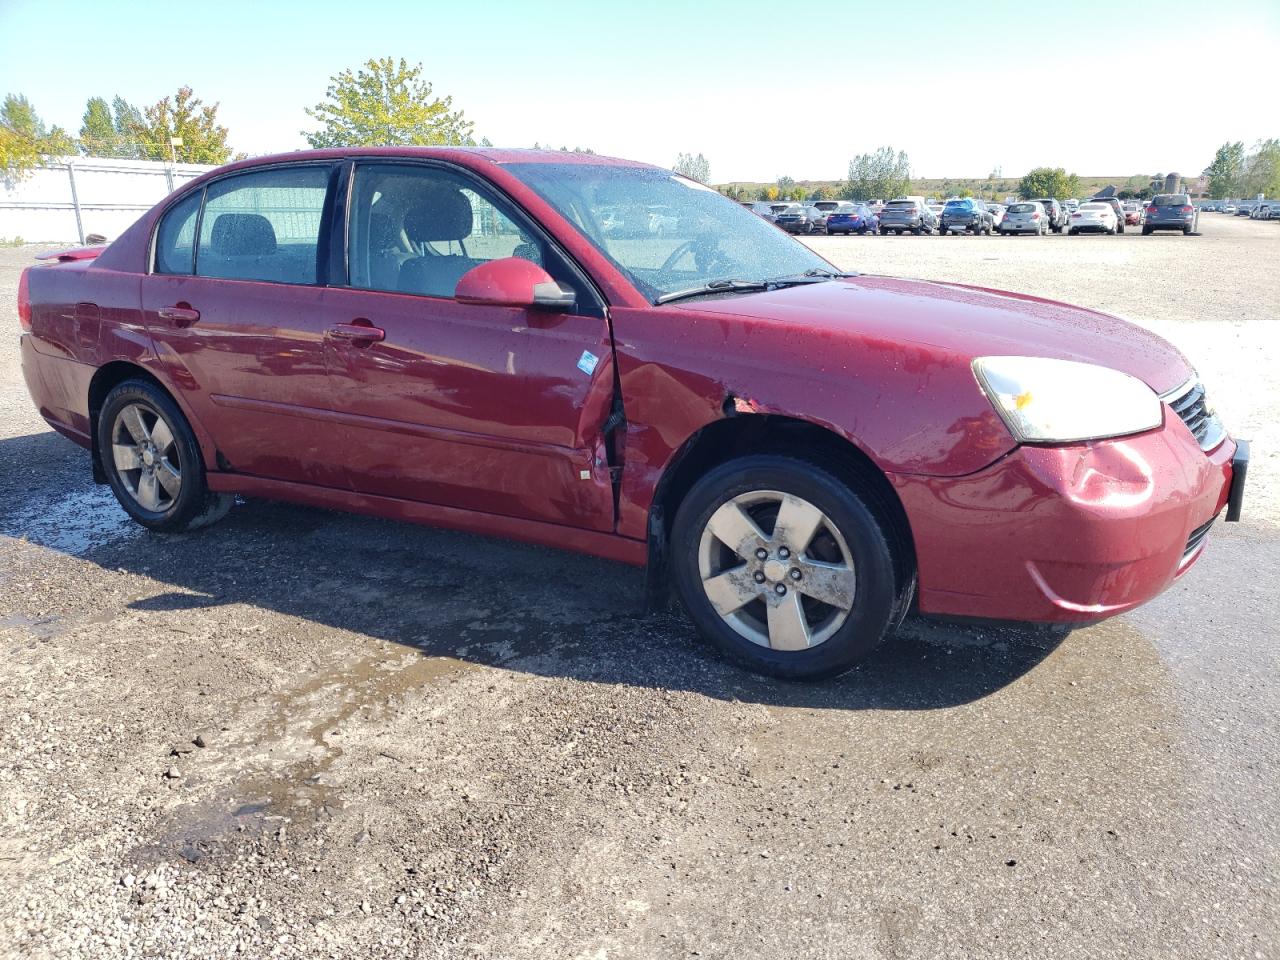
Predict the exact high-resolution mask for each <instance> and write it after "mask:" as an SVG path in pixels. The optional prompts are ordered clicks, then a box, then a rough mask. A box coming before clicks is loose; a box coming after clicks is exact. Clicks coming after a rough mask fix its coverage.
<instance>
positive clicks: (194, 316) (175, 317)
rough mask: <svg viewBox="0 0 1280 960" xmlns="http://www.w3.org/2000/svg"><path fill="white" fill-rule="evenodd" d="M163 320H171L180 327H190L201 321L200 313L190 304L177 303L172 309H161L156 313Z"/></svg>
mask: <svg viewBox="0 0 1280 960" xmlns="http://www.w3.org/2000/svg"><path fill="white" fill-rule="evenodd" d="M156 313H157V314H159V316H160V319H161V320H169V321H171V322H172V323H174V324H176V325H177V326H179V327H189V326H191V324H193V323H195V322H196V321H197V320H199V319H200V311H199V310H197V309H195V308H194V307H193V306H191V304H189V303H176V304H174V305H173V306H172V307H161V308H160V309H159V310H157V311H156Z"/></svg>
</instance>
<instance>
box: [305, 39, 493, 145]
mask: <svg viewBox="0 0 1280 960" xmlns="http://www.w3.org/2000/svg"><path fill="white" fill-rule="evenodd" d="M421 75H422V64H418V65H416V66H409V64H408V63H407V62H406V61H405V59H404V58H403V57H402V58H400V60H399V61H398V62H397V61H395V60H392V59H391V58H390V57H383V58H382V59H381V60H369V61H367V62H366V63H365V64H364V65H363V66H361V68H360V69H359V70H358V71H356V72H352V71H351V70H343V71H342V72H341V73H339V74H337V75H336V76H333V77H330V78H329V79H330V80H331V81H332V82H331V83H330V84H329V89H328V90H327V91H326V92H325V100H324V101H323V102H321V103H317V104H316V105H315V106H314V107H312V108H310V109H308V110H307V116H309V117H311V118H312V119H313V120H317V121H319V122H320V129H319V130H316V131H313V132H311V133H308V132H306V131H305V130H304V131H303V134H302V135H303V136H304V137H306V138H307V142H308V143H309V144H311V146H313V147H351V146H382V145H385V146H433V145H435V146H439V145H446V144H472V143H474V137H473V134H472V131H473V128H474V126H475V124H473V123H472V122H471V121H470V120H467V119H466V118H465V117H464V116H463V114H462V111H461V110H454V109H453V97H444V98H440V97H435V96H433V95H432V87H431V84H430V83H427V82H426V81H424V80H422V79H420V77H421Z"/></svg>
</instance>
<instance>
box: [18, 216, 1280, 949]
mask: <svg viewBox="0 0 1280 960" xmlns="http://www.w3.org/2000/svg"><path fill="white" fill-rule="evenodd" d="M1202 228H1203V234H1204V235H1203V236H1201V237H1198V238H1183V237H1181V236H1175V235H1157V236H1154V237H1150V238H1143V237H1140V236H1136V235H1133V234H1132V233H1130V234H1126V235H1125V236H1123V237H1114V238H1112V237H1097V238H1090V237H1078V238H1070V239H1068V238H1065V237H1050V238H1044V239H1038V238H1031V237H1027V238H970V237H954V238H929V237H924V238H910V237H904V238H901V239H899V238H857V237H852V238H817V239H814V240H813V241H812V243H813V246H814V247H815V248H817V249H819V250H820V251H821V252H823V253H825V254H827V255H828V256H830V257H831V258H832V259H833V260H835V261H836V262H837V263H839V264H840V265H842V266H845V267H849V268H855V269H861V270H866V271H869V272H883V273H891V274H901V275H911V276H923V277H929V278H938V279H949V280H960V281H964V282H968V283H977V284H985V285H991V286H997V287H1005V288H1010V289H1016V290H1024V291H1030V292H1035V293H1040V294H1046V295H1049V296H1054V297H1059V298H1062V299H1065V300H1069V301H1074V302H1078V303H1081V304H1085V305H1088V306H1093V307H1100V308H1102V309H1106V310H1110V311H1113V312H1116V313H1120V314H1123V315H1125V316H1128V317H1130V318H1132V319H1135V320H1136V321H1137V322H1140V323H1143V324H1146V325H1148V326H1150V327H1152V328H1154V329H1156V330H1158V331H1159V332H1160V333H1162V334H1164V335H1166V336H1168V337H1169V338H1170V339H1172V340H1173V341H1174V342H1175V343H1177V344H1178V345H1179V346H1180V347H1181V348H1182V349H1183V350H1184V351H1185V352H1186V353H1187V355H1188V356H1190V357H1192V358H1193V360H1194V361H1195V362H1196V364H1197V366H1198V368H1199V370H1200V373H1201V375H1202V377H1203V378H1204V380H1205V381H1206V383H1207V384H1208V387H1209V391H1210V396H1211V397H1212V398H1213V399H1214V401H1215V402H1216V405H1217V406H1218V407H1219V409H1220V410H1221V411H1222V413H1223V415H1224V418H1225V419H1226V421H1227V423H1228V424H1229V425H1230V426H1231V427H1232V429H1233V431H1234V432H1235V433H1236V434H1237V435H1240V436H1245V437H1251V438H1252V439H1253V440H1254V451H1255V452H1254V457H1255V460H1254V465H1253V467H1252V469H1251V474H1250V482H1251V489H1250V490H1249V496H1248V498H1247V500H1246V504H1245V514H1246V522H1244V523H1241V524H1236V525H1231V526H1225V525H1222V526H1219V527H1218V528H1217V529H1216V530H1215V532H1214V534H1213V536H1212V538H1211V541H1210V545H1209V547H1208V549H1207V551H1206V553H1205V555H1204V557H1203V558H1202V560H1201V561H1200V562H1199V564H1198V565H1197V567H1196V569H1195V570H1194V571H1193V572H1192V573H1190V574H1189V575H1188V576H1187V577H1185V578H1184V579H1183V580H1182V581H1181V582H1180V583H1179V584H1178V585H1177V586H1176V587H1174V588H1173V589H1172V590H1170V591H1169V592H1168V593H1167V594H1166V595H1165V596H1163V597H1161V598H1160V599H1159V600H1157V601H1156V602H1154V603H1152V604H1150V605H1148V606H1147V607H1145V608H1143V609H1141V610H1139V611H1137V612H1135V613H1133V614H1130V615H1127V616H1124V617H1120V618H1117V619H1115V620H1111V621H1108V622H1106V623H1104V624H1101V625H1099V626H1096V627H1092V628H1089V629H1085V630H1079V631H1076V632H1074V633H1072V634H1070V635H1069V636H1067V637H1066V638H1065V639H1064V638H1062V637H1053V636H1048V635H1042V634H1039V633H1036V632H1033V631H1029V630H1026V631H1023V630H1013V629H995V628H982V629H978V628H960V627H956V626H950V625H939V624H933V623H929V622H925V621H909V622H908V624H907V625H906V627H905V628H904V630H903V631H902V633H901V634H900V635H899V636H897V637H896V638H894V639H893V640H892V641H891V642H890V643H889V644H887V645H886V646H885V647H884V648H883V649H882V651H881V652H880V653H879V654H877V655H876V657H875V658H874V659H873V660H872V661H871V662H870V663H868V664H867V665H865V666H864V667H863V668H862V669H860V670H858V671H856V672H855V673H853V674H851V675H849V676H847V677H845V678H843V679H842V680H840V681H838V682H834V683H829V684H823V685H819V686H794V685H786V684H780V683H774V682H765V681H761V680H757V679H755V678H753V677H750V676H748V675H745V674H742V673H740V672H738V671H736V670H734V669H732V668H729V667H726V666H725V665H723V664H721V663H720V662H719V661H718V660H717V659H716V658H715V657H714V656H712V655H711V654H710V653H709V652H708V651H707V650H705V649H704V648H703V647H702V646H701V645H700V644H699V643H697V642H696V641H695V639H694V638H693V636H692V632H691V629H690V627H689V626H688V624H687V623H685V622H684V621H683V620H682V619H680V618H678V617H670V618H657V619H644V618H642V617H641V616H640V615H639V611H638V610H637V608H636V603H637V600H636V598H637V597H638V596H639V594H640V592H641V580H642V577H641V574H640V573H639V572H638V571H634V570H631V569H629V568H625V567H621V566H616V565H612V564H608V563H604V562H601V561H596V560H588V559H584V558H580V557H575V556H571V555H566V554H559V553H556V552H554V551H550V550H540V549H535V548H529V547H522V546H516V545H511V544H506V543H502V542H497V541H491V540H485V539H480V538H474V537H467V536H462V535H457V534H451V533H445V532H439V531H433V530H429V529H425V528H415V527H407V526H397V525H395V524H391V523H384V522H379V521H373V520H367V519H361V518H356V517H351V516H343V515H338V514H331V513H326V512H322V511H316V510H308V509H301V508H295V507H289V506H281V505H274V504H269V503H262V502H250V503H247V504H244V505H242V506H240V507H237V508H236V509H235V510H234V511H233V512H232V514H231V516H230V517H229V518H228V519H227V520H226V521H225V522H223V523H222V524H220V525H218V526H216V527H214V528H212V529H210V530H207V531H203V532H201V533H199V534H193V535H187V536H179V537H156V536H153V535H150V534H147V533H145V532H144V531H141V530H140V529H138V528H134V527H131V526H130V525H129V524H128V523H127V522H125V520H124V518H123V517H124V515H123V513H121V512H119V511H118V509H117V508H116V506H115V504H114V501H113V500H112V498H111V495H110V493H109V492H108V491H107V489H106V488H102V487H95V486H94V485H93V483H92V482H91V480H90V477H89V469H88V459H87V455H86V454H84V453H83V452H82V451H81V450H79V448H77V447H75V446H73V445H72V444H70V443H69V442H67V441H65V440H62V439H60V438H58V437H57V436H55V435H54V434H53V433H51V432H50V431H49V430H48V429H47V428H46V427H45V425H44V424H43V422H42V421H41V420H40V419H39V418H38V416H37V415H36V414H35V412H34V410H33V409H32V408H31V406H30V403H29V401H28V398H27V396H26V391H25V388H24V387H23V384H22V379H21V373H20V371H19V368H18V362H17V354H16V350H15V341H16V337H15V336H14V335H13V334H12V331H14V330H15V329H16V318H15V317H14V311H13V306H12V305H13V301H14V294H15V289H16V283H17V274H18V270H19V268H20V266H21V265H23V264H25V263H26V262H28V260H29V258H30V256H31V255H32V254H33V253H34V252H35V249H34V248H30V247H28V248H19V249H7V250H0V329H7V330H9V331H10V333H9V334H8V335H5V336H4V337H3V340H2V341H0V651H2V652H0V818H2V820H0V953H2V954H4V955H7V956H15V957H18V956H21V957H46V956H48V957H54V956H57V957H67V956H73V957H74V956H93V957H102V956H105V957H125V956H129V957H143V956H147V957H151V956H154V957H162V956H163V957H185V956H207V957H226V956H229V955H231V954H233V953H235V952H239V953H240V954H241V955H245V956H251V957H258V956H282V957H342V958H344V960H345V958H350V957H353V956H357V957H382V956H388V957H400V956H405V957H410V956H411V957H441V958H444V957H449V958H461V957H477V958H481V957H484V958H513V960H515V958H531V960H532V958H565V960H578V958H580V960H605V958H612V960H617V958H655V957H660V958H667V957H689V956H699V957H734V958H740V957H752V958H754V957H769V958H773V957H777V958H788V960H790V958H807V957H815V958H817V957H822V958H829V957H841V958H845V957H848V958H928V960H937V958H943V957H975V956H982V957H1035V958H1056V957H1062V958H1072V960H1079V958H1086V957H1148V956H1150V957H1155V956H1162V957H1167V956H1176V957H1178V958H1247V960H1255V958H1270V957H1280V891H1278V890H1277V869H1276V868H1277V859H1276V850H1277V845H1278V841H1280V801H1277V796H1280V790H1278V789H1277V786H1278V785H1277V776H1276V772H1277V759H1278V757H1280V749H1278V744H1277V732H1276V725H1275V716H1276V713H1277V708H1278V707H1280V696H1278V695H1277V673H1278V671H1277V667H1278V666H1280V664H1278V662H1277V654H1276V640H1277V628H1276V619H1277V613H1278V612H1280V611H1278V609H1277V607H1278V606H1280V601H1278V600H1277V596H1276V585H1277V576H1276V572H1275V571H1276V569H1277V567H1278V566H1280V499H1278V495H1277V493H1276V489H1277V480H1280V459H1277V454H1276V451H1277V450H1280V389H1278V388H1280V383H1278V382H1277V370H1278V369H1280V271H1277V269H1276V264H1277V263H1280V227H1278V226H1277V225H1276V224H1272V223H1258V222H1253V221H1246V220H1241V219H1233V218H1226V217H1222V216H1219V215H1211V214H1210V215H1205V216H1204V218H1203V220H1202Z"/></svg>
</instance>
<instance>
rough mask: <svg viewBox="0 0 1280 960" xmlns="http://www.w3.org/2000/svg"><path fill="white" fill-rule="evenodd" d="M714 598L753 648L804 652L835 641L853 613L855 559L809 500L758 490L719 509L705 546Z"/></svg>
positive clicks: (702, 564)
mask: <svg viewBox="0 0 1280 960" xmlns="http://www.w3.org/2000/svg"><path fill="white" fill-rule="evenodd" d="M698 572H699V576H700V577H701V579H702V588H703V590H704V591H705V593H706V596H707V599H708V600H709V601H710V603H711V606H712V607H713V608H714V609H715V611H716V613H717V614H719V615H720V617H721V619H722V620H724V622H725V624H726V625H728V626H729V627H730V628H731V629H732V630H734V631H735V632H736V633H737V634H739V635H740V636H742V637H745V638H746V639H748V640H750V641H751V642H752V643H756V644H759V645H760V646H764V647H770V648H772V649H774V650H805V649H808V648H810V647H815V646H817V645H818V644H820V643H823V642H824V641H826V640H828V639H830V637H831V636H832V635H833V634H835V633H836V631H837V630H839V629H840V627H841V626H842V625H843V624H844V622H845V620H846V619H847V618H848V616H849V612H850V611H851V610H852V609H853V604H854V597H855V594H856V591H857V577H856V575H855V573H854V565H853V555H852V553H851V552H850V550H849V546H848V544H847V543H846V542H845V539H844V537H843V536H842V535H841V533H840V531H839V530H838V529H837V528H836V525H835V523H834V522H833V521H832V520H831V519H830V518H829V517H827V515H826V514H824V513H823V512H822V511H821V510H820V509H818V508H817V507H816V506H814V505H813V504H812V503H810V502H809V501H807V500H804V499H802V498H800V497H797V496H794V495H793V494H789V493H782V492H780V491H777V490H752V491H750V492H748V493H744V494H741V495H739V496H736V497H734V498H733V499H732V500H729V501H727V502H725V503H723V504H721V505H720V507H719V508H718V509H716V511H715V512H714V513H713V514H712V515H711V517H710V519H708V521H707V524H706V526H705V528H704V529H703V531H702V538H701V540H700V542H699V546H698Z"/></svg>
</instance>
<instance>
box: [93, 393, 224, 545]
mask: <svg viewBox="0 0 1280 960" xmlns="http://www.w3.org/2000/svg"><path fill="white" fill-rule="evenodd" d="M97 429H98V452H99V454H98V455H99V457H100V458H101V461H102V467H103V470H104V471H105V472H106V475H107V482H108V483H110V484H111V490H112V492H113V493H114V494H115V496H116V500H118V501H119V502H120V506H122V507H124V509H125V512H126V513H128V514H129V516H130V517H132V518H133V519H134V520H136V521H137V522H138V523H140V524H142V525H143V526H144V527H149V528H150V529H152V530H160V531H166V532H168V531H178V530H193V529H195V528H197V527H203V526H207V525H209V524H211V523H214V522H216V521H218V520H221V519H222V518H223V517H224V516H226V514H227V511H229V510H230V509H231V505H232V503H233V502H234V501H235V498H234V497H232V496H231V495H230V494H220V493H212V492H210V490H209V488H208V485H207V484H206V482H205V474H204V460H203V458H202V456H201V453H200V445H199V444H198V443H197V442H196V437H195V434H194V433H193V432H192V430H191V427H190V425H189V424H188V423H187V418H186V417H184V416H183V415H182V411H181V410H179V409H178V405H177V404H176V403H174V402H173V399H172V398H171V397H170V396H169V395H168V394H167V393H165V392H164V391H163V390H162V389H160V387H158V386H156V384H154V383H152V382H151V381H149V380H141V379H139V380H125V381H124V382H123V383H120V384H118V385H117V386H116V387H115V388H114V389H112V391H111V392H110V393H108V394H107V398H106V400H105V401H103V404H102V410H101V412H100V413H99V414H98V426H97Z"/></svg>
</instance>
